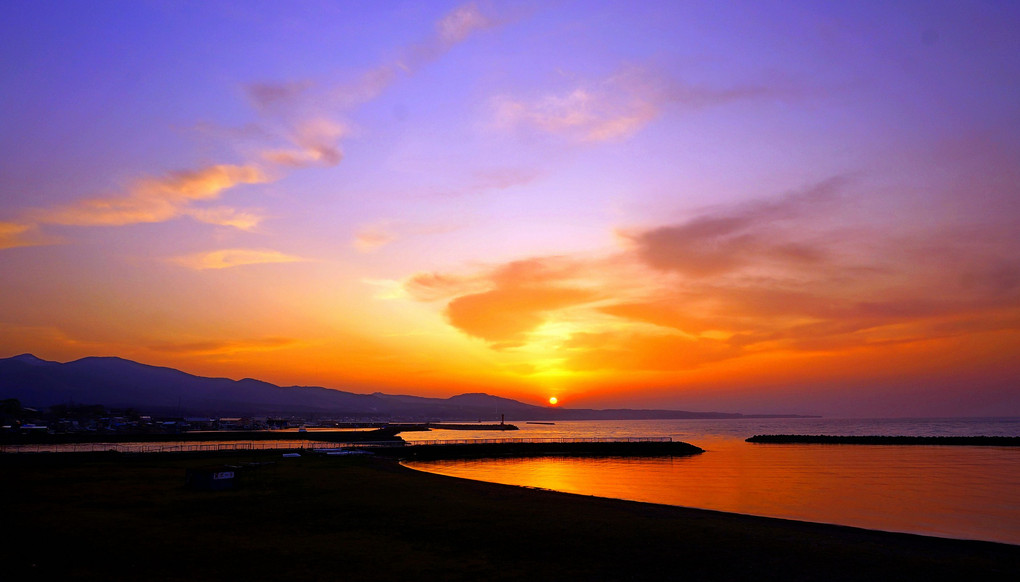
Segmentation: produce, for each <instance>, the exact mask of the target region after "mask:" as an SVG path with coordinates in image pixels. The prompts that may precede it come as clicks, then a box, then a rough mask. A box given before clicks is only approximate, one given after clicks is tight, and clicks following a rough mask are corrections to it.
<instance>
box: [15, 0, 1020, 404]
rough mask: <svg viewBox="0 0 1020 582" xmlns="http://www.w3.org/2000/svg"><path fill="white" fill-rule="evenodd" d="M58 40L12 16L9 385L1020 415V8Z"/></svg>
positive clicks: (307, 25) (59, 34)
mask: <svg viewBox="0 0 1020 582" xmlns="http://www.w3.org/2000/svg"><path fill="white" fill-rule="evenodd" d="M57 4H58V5H59V9H54V7H53V6H50V5H49V4H39V3H34V2H12V3H6V4H5V5H4V6H3V7H0V51H2V56H3V61H4V63H6V64H7V67H6V70H5V72H3V73H0V75H2V78H3V87H4V91H3V92H4V98H5V103H6V107H5V110H4V112H3V113H0V122H2V125H0V127H2V128H3V131H0V149H2V151H3V154H4V155H3V156H2V157H3V159H2V161H0V193H2V196H3V206H2V207H0V279H2V285H0V358H6V357H10V356H14V355H17V354H22V353H33V354H35V355H36V356H39V357H41V358H44V359H47V360H58V361H68V360H73V359H78V358H82V357H86V356H119V357H123V358H128V359H131V360H135V361H138V362H142V363H146V364H152V365H157V366H168V367H173V368H177V369H180V370H183V371H185V372H188V373H191V374H198V375H203V376H213V377H229V378H235V379H240V378H256V379H259V380H265V381H268V382H272V383H275V384H278V385H281V386H292V385H308V386H324V387H328V388H336V389H342V390H346V391H351V392H359V393H372V392H377V391H378V392H385V393H389V394H410V395H418V396H435V397H449V396H453V395H456V394H462V393H472V392H486V393H489V394H493V395H498V396H502V397H506V398H513V399H517V400H521V401H523V402H527V403H531V404H535V405H544V404H546V403H547V404H548V405H549V406H564V405H563V402H566V403H567V406H569V407H578V408H655V409H683V410H722V411H734V412H747V413H762V414H769V413H795V414H823V415H829V416H881V417H895V416H1007V415H1020V390H1018V389H1017V386H1018V385H1017V383H1018V381H1020V358H1018V357H1017V354H1020V235H1018V233H1020V186H1018V184H1020V163H1018V160H1020V108H1018V107H1017V96H1018V95H1020V59H1017V54H1020V36H1018V35H1017V33H1016V31H1017V29H1018V26H1020V4H1014V3H946V4H929V3H924V2H907V3H893V4H885V3H864V4H861V3H836V4H827V5H824V6H823V5H818V4H817V3H814V2H803V1H798V2H753V3H739V2H738V3H715V2H691V3H687V2H684V3H678V2H638V3H632V2H617V1H609V2H601V3H597V4H592V3H587V2H570V1H568V2H558V3H553V4H547V3H541V2H531V1H530V0H524V1H523V2H516V1H514V2H510V1H506V2H504V1H502V0H492V1H479V2H446V1H443V2H427V3H401V2H372V3H338V4H331V3H300V4H297V5H294V4H290V3H266V4H261V3H260V4H257V5H251V4H249V3H247V2H230V1H225V2H213V3H204V2H155V3H149V2H144V3H117V4H110V3H78V2H63V3H60V2H58V3H57ZM549 394H556V396H549Z"/></svg>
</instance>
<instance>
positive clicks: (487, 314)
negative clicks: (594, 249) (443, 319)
mask: <svg viewBox="0 0 1020 582" xmlns="http://www.w3.org/2000/svg"><path fill="white" fill-rule="evenodd" d="M596 297H597V295H596V294H595V293H594V292H592V291H588V290H584V289H571V288H558V287H541V286H534V287H533V286H512V287H506V288H497V289H493V290H491V291H486V292H484V293H476V294H473V295H463V296H461V297H457V298H456V299H454V300H453V301H451V302H450V304H449V305H448V306H447V308H446V316H447V318H448V319H449V321H450V324H451V325H453V326H454V327H457V328H458V329H460V330H461V331H463V332H464V333H467V334H468V335H471V336H474V337H477V338H481V339H483V340H486V341H488V342H492V343H495V344H500V345H502V346H509V345H519V344H520V343H521V342H522V341H523V340H524V339H525V338H526V336H527V333H528V332H530V331H532V330H534V329H536V328H537V327H538V326H540V325H541V324H542V323H544V322H545V321H546V317H545V315H546V314H547V313H548V312H550V311H556V310H560V309H564V308H567V307H573V306H576V305H579V304H583V303H587V302H590V301H593V300H594V299H595V298H596Z"/></svg>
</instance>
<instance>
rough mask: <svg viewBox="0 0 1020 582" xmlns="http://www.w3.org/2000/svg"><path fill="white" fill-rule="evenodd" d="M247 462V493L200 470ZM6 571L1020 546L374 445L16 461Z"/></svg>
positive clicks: (487, 566)
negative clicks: (414, 457)
mask: <svg viewBox="0 0 1020 582" xmlns="http://www.w3.org/2000/svg"><path fill="white" fill-rule="evenodd" d="M213 463H235V464H239V465H245V464H247V463H253V464H251V465H250V466H251V467H252V468H250V469H246V471H248V473H246V474H245V479H246V480H247V481H246V482H245V484H244V486H243V487H242V488H240V489H238V490H236V491H191V490H187V489H185V488H184V487H183V483H184V472H185V470H186V469H188V468H194V467H202V466H209V465H210V464H213ZM0 468H3V470H4V474H5V476H7V478H6V479H4V480H3V482H2V483H0V492H2V497H0V498H2V499H3V501H2V504H3V512H4V515H5V516H8V517H7V520H6V521H7V523H8V525H9V527H11V528H13V531H18V532H19V535H18V536H17V538H16V539H15V540H14V541H13V542H12V543H10V544H6V545H5V546H4V547H3V548H2V549H0V557H2V559H3V560H4V561H5V562H4V563H5V564H10V565H12V566H13V570H12V574H31V575H34V576H38V575H48V574H55V575H68V576H77V577H80V578H82V577H87V578H93V579H97V578H103V579H125V580H126V579H137V578H138V577H139V576H145V577H147V578H149V579H156V580H171V579H187V578H190V579H206V578H214V577H225V576H230V577H231V578H236V577H247V578H253V579H268V578H277V577H287V578H297V577H300V578H305V579H310V580H319V579H335V578H337V577H354V576H372V577H374V578H375V579H383V580H395V579H406V578H408V577H422V576H427V577H431V579H447V580H478V579H480V578H485V579H491V580H523V579H529V580H534V579H552V578H559V579H566V580H598V579H601V580H617V579H635V578H636V579H646V578H651V577H663V578H666V579H672V578H676V577H677V576H678V575H680V574H683V576H684V577H685V578H689V579H694V580H716V579H718V580H816V579H820V578H824V579H827V580H864V579H927V580H937V579H954V578H955V579H961V577H963V578H964V579H975V578H977V579H981V578H985V579H987V578H990V577H998V578H1002V579H1010V578H1011V577H1013V575H1015V574H1020V546H1014V545H1009V544H1001V543H995V542H984V541H973V540H957V539H949V538H937V537H928V536H921V535H914V534H901V533H890V532H881V531H874V530H866V529H859V528H853V527H848V526H839V525H829V524H819V523H813V522H801V521H793V520H783V519H776V518H766V517H758V516H752V515H741V514H734V513H725V512H718V511H713V510H704V509H695V508H687V507H677V506H671V505H659V504H654V503H644V502H636V501H626V500H620V499H611V498H602V497H589V496H583V495H575V494H570V493H561V492H557V491H548V490H541V489H529V488H524V487H518V486H511V485H499V484H494V483H486V482H481V481H473V480H469V479H463V478H458V477H450V476H445V475H439V474H434V473H427V472H423V471H420V470H416V469H412V468H410V467H406V466H403V465H400V464H399V463H398V462H397V461H395V460H390V459H381V458H374V457H372V456H369V455H351V456H343V457H328V456H313V455H306V456H303V457H300V458H292V459H291V458H281V457H280V456H279V455H267V454H262V455H219V456H211V455H206V456H186V457H181V456H176V457H168V456H156V455H149V456H138V457H124V456H109V458H92V459H86V458H82V457H62V458H57V457H51V456H45V455H44V456H41V457H20V456H19V457H14V458H11V457H5V458H2V459H0Z"/></svg>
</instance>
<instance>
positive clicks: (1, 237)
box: [0, 222, 57, 250]
mask: <svg viewBox="0 0 1020 582" xmlns="http://www.w3.org/2000/svg"><path fill="white" fill-rule="evenodd" d="M55 242H57V239H55V238H54V237H49V236H45V235H43V234H42V233H40V232H39V230H38V228H37V227H36V225H34V224H31V223H23V222H0V250H3V249H13V248H17V247H32V246H39V245H47V244H53V243H55Z"/></svg>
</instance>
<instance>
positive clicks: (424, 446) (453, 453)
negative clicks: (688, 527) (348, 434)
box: [374, 438, 704, 461]
mask: <svg viewBox="0 0 1020 582" xmlns="http://www.w3.org/2000/svg"><path fill="white" fill-rule="evenodd" d="M374 452H375V454H376V455H381V456H390V457H396V458H400V459H403V460H409V461H426V460H440V459H466V458H499V457H545V456H605V457H641V456H644V457H651V456H683V455H696V454H699V453H702V452H704V450H703V449H701V448H699V447H696V446H694V445H692V444H689V443H685V442H679V441H673V440H672V439H668V438H665V439H656V438H652V439H641V438H633V439H544V440H543V439H534V440H533V439H485V440H475V441H466V440H465V441H431V442H429V441H425V442H418V443H414V444H407V445H405V446H403V447H396V448H389V447H384V448H379V449H375V451H374Z"/></svg>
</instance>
